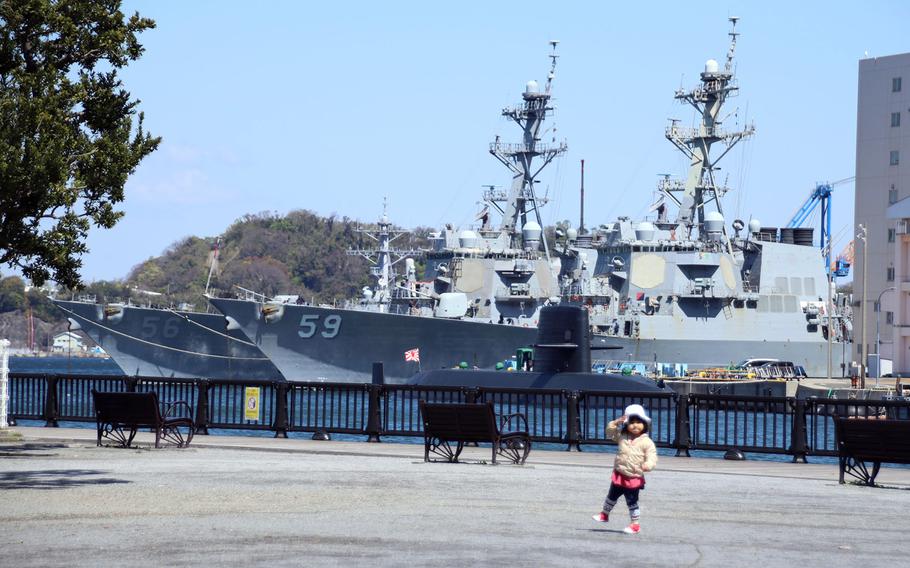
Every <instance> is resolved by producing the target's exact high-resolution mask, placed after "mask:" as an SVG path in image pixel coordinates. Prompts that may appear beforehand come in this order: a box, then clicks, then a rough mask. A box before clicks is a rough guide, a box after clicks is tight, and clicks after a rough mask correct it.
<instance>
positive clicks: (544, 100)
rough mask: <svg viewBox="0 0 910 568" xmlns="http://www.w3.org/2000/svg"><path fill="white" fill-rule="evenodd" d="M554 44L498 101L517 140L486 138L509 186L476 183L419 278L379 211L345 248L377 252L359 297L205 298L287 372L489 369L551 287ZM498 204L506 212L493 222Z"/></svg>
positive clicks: (530, 327) (528, 337)
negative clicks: (459, 220) (362, 236)
mask: <svg viewBox="0 0 910 568" xmlns="http://www.w3.org/2000/svg"><path fill="white" fill-rule="evenodd" d="M557 43H558V42H555V41H554V42H551V46H552V53H551V54H550V55H549V58H550V69H549V72H548V75H547V80H546V82H545V83H544V85H543V88H541V86H540V84H539V83H538V82H537V81H529V82H528V83H527V84H526V85H525V90H524V93H523V95H522V103H521V104H520V105H518V106H515V107H508V108H505V109H503V111H502V115H503V116H505V117H507V118H509V119H511V121H513V122H514V123H515V124H517V125H518V126H519V127H520V128H521V131H522V139H521V142H517V143H506V142H503V141H502V140H500V138H499V137H497V138H496V139H495V140H494V141H493V143H491V144H490V147H489V151H490V153H491V154H492V155H493V156H494V157H496V159H497V160H499V161H500V162H501V163H502V164H503V165H504V166H505V167H507V168H508V169H509V171H510V173H511V175H512V181H511V185H510V188H509V190H508V191H499V190H497V188H495V187H489V188H488V189H487V190H486V191H485V192H484V194H483V203H484V206H483V209H482V210H481V212H480V213H479V214H478V215H477V220H478V221H480V225H479V226H474V227H468V228H461V229H457V228H455V227H452V226H446V227H445V229H444V230H442V231H440V232H439V233H435V234H433V235H432V236H431V241H432V247H431V249H430V250H428V251H424V252H423V254H422V256H423V259H424V260H425V270H424V273H423V276H422V277H419V276H418V274H417V265H416V263H415V257H416V256H417V255H416V254H415V252H414V251H395V250H393V249H392V248H391V246H390V245H391V242H392V241H393V240H394V238H395V234H394V233H395V232H394V230H393V229H392V227H391V224H390V223H388V219H387V217H386V216H385V215H384V216H383V220H381V221H380V223H379V225H378V231H376V232H375V234H373V235H372V238H373V239H375V241H376V242H377V243H378V244H379V247H378V248H377V249H370V250H354V251H351V254H359V255H363V256H366V257H368V258H370V259H371V260H372V259H375V260H373V262H374V267H373V271H374V275H375V276H376V277H377V283H376V286H375V289H374V288H370V289H366V290H364V293H363V297H362V299H360V300H359V301H357V302H351V303H348V304H347V305H345V307H343V308H339V307H337V306H313V305H308V304H306V303H304V302H302V301H301V300H300V299H297V298H280V299H277V298H276V299H266V300H262V299H260V300H255V299H252V300H251V299H241V300H236V299H226V298H211V299H210V301H211V303H212V304H213V305H214V306H215V307H216V308H217V309H219V310H220V311H221V312H223V313H224V314H225V315H226V316H227V317H228V318H229V320H230V321H231V322H236V324H237V325H238V326H240V328H241V329H242V330H243V331H244V332H245V333H246V334H247V335H248V337H249V338H250V339H251V340H252V341H253V342H254V343H255V344H256V345H257V346H259V347H260V348H261V349H262V350H263V352H264V353H266V355H268V357H269V358H270V359H271V360H272V362H273V363H275V365H276V366H277V367H278V368H279V369H280V370H281V371H282V374H284V375H285V376H286V377H289V378H292V379H309V380H319V379H323V380H330V381H363V380H369V377H370V372H371V366H372V362H374V361H382V362H384V364H385V373H386V376H388V377H389V378H391V379H392V380H396V379H399V380H403V379H406V378H408V377H410V376H411V375H413V374H414V373H416V372H418V371H419V370H421V368H431V369H432V368H440V367H442V366H452V365H453V364H459V363H462V362H463V363H466V364H467V365H469V366H474V367H481V368H483V367H492V366H493V365H495V363H496V362H499V361H502V360H503V359H504V358H506V357H509V356H510V355H511V354H512V353H514V350H515V349H516V348H517V347H521V346H525V345H528V344H530V343H533V341H534V338H535V334H536V331H535V328H536V326H537V322H538V314H539V312H540V309H541V308H542V307H543V306H544V305H546V304H547V303H548V302H550V301H551V300H552V299H553V298H554V297H555V296H557V295H558V292H559V289H558V285H557V281H556V278H555V271H554V268H553V265H552V264H551V258H550V250H549V244H548V243H547V241H546V237H545V235H544V232H543V229H542V220H541V216H540V208H541V206H543V204H544V201H545V200H543V199H541V198H540V197H539V196H537V194H536V190H535V184H536V182H537V181H538V177H539V176H540V174H541V172H542V171H543V170H544V168H546V166H547V165H548V164H550V163H551V162H552V161H553V160H554V159H555V158H557V157H558V156H560V155H562V154H564V153H565V152H566V144H565V142H558V143H557V142H555V140H554V142H553V143H552V144H546V143H544V142H543V141H542V138H543V135H544V132H545V131H544V129H543V125H544V122H545V120H546V118H547V117H548V116H549V115H550V114H551V113H552V111H553V107H552V103H551V101H552V87H553V80H554V78H555V72H556V62H557V59H558V56H557V55H556V46H557ZM494 211H496V212H498V213H499V214H500V215H501V216H502V220H501V222H500V223H499V224H498V226H494V225H493V223H492V221H491V215H492V213H493V212H494ZM401 260H403V261H404V267H405V270H404V272H403V274H395V273H394V272H393V271H392V266H393V265H394V264H396V263H398V262H399V261H401ZM405 352H409V353H411V355H409V359H408V360H407V361H406V360H405V357H404V354H405ZM415 355H416V357H417V358H416V360H415Z"/></svg>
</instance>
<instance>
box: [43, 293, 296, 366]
mask: <svg viewBox="0 0 910 568" xmlns="http://www.w3.org/2000/svg"><path fill="white" fill-rule="evenodd" d="M53 302H54V304H55V305H56V306H57V307H58V308H59V309H60V310H61V311H63V313H64V314H66V317H67V318H68V319H69V321H70V329H71V330H76V329H81V330H82V331H84V332H85V333H86V334H87V335H88V336H89V337H90V338H91V339H92V340H93V341H94V342H95V343H97V344H98V345H100V346H101V348H102V349H104V350H105V351H106V352H107V354H108V355H110V356H111V359H113V361H114V362H115V363H116V364H117V366H119V367H120V369H121V370H122V371H123V373H124V374H126V375H136V376H144V377H176V378H193V377H204V378H208V379H216V380H242V379H277V380H282V379H283V377H282V376H281V373H280V372H279V371H278V369H276V368H275V366H274V365H273V364H272V363H271V362H270V361H269V360H268V358H266V356H265V355H264V354H263V353H262V352H261V351H260V350H259V349H258V348H257V347H256V346H255V345H253V344H252V343H251V342H250V341H249V340H248V339H247V338H246V337H245V336H244V335H243V333H242V332H241V331H239V330H236V329H226V325H225V320H224V316H222V315H220V314H212V313H202V312H194V311H188V310H180V311H178V310H168V309H159V308H153V307H150V306H135V305H131V304H129V303H109V304H100V303H97V302H95V299H94V298H84V299H73V300H62V299H59V298H55V299H53Z"/></svg>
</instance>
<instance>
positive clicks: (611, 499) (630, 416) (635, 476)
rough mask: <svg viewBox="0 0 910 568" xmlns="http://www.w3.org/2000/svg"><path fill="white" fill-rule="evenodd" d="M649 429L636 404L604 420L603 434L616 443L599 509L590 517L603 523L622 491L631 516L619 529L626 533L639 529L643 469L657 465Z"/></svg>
mask: <svg viewBox="0 0 910 568" xmlns="http://www.w3.org/2000/svg"><path fill="white" fill-rule="evenodd" d="M650 429H651V419H650V418H649V417H648V415H647V413H645V409H644V408H643V407H642V406H641V405H640V404H630V405H629V406H627V407H626V411H625V412H624V413H623V415H622V416H620V417H619V418H617V419H616V420H613V421H612V422H610V423H609V424H607V437H608V438H611V439H612V440H613V441H614V442H618V444H619V447H618V448H617V450H616V460H615V461H614V462H613V476H612V478H611V480H610V481H611V482H610V491H609V493H607V498H606V500H605V501H604V507H603V511H601V512H600V513H598V514H596V515H593V517H592V518H593V519H594V520H595V521H597V522H599V523H606V522H607V521H608V520H609V519H610V511H612V510H613V506H614V505H616V501H618V500H619V497H620V496H621V495H624V496H625V498H626V505H628V506H629V515H630V516H631V517H632V523H631V524H630V525H629V526H628V527H626V528H625V529H623V532H624V533H626V534H638V532H639V531H641V525H640V524H639V521H640V520H641V511H640V509H639V507H638V492H639V491H641V490H642V489H644V487H645V472H647V471H651V470H652V469H654V466H656V465H657V448H656V447H655V446H654V442H652V441H651V438H649V437H648V431H649V430H650Z"/></svg>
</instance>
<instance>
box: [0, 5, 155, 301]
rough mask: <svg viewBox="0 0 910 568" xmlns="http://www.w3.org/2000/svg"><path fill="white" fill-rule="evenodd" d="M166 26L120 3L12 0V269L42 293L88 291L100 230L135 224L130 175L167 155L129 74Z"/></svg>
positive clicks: (8, 167)
mask: <svg viewBox="0 0 910 568" xmlns="http://www.w3.org/2000/svg"><path fill="white" fill-rule="evenodd" d="M154 27H155V22H154V21H152V20H150V19H147V18H142V17H140V16H139V14H138V13H135V14H133V15H132V16H130V17H129V19H125V17H124V15H123V13H122V12H120V0H0V265H2V264H5V265H10V266H15V267H18V268H20V269H21V270H22V274H23V275H25V276H26V277H28V278H29V279H31V280H32V282H34V283H35V284H36V285H39V286H40V285H41V284H43V283H44V282H45V281H46V280H48V279H50V278H51V277H53V279H54V280H56V281H57V282H59V283H60V284H63V285H66V286H69V287H75V288H78V287H80V286H81V285H82V281H81V277H80V276H79V269H80V268H81V266H82V260H81V256H82V254H84V253H85V252H87V251H88V248H87V247H86V245H85V238H86V237H87V235H88V231H89V229H90V227H91V226H92V225H94V226H96V227H102V228H105V229H109V228H111V227H113V226H114V225H115V224H116V223H117V221H118V220H119V219H120V218H121V217H122V216H123V212H122V211H117V210H115V206H116V205H117V204H118V203H120V202H121V201H123V196H124V195H123V188H124V185H125V184H126V180H127V177H128V176H129V175H130V174H132V173H133V172H134V171H135V169H136V167H137V166H138V165H139V162H140V161H141V160H142V159H143V158H144V157H145V156H147V155H148V154H150V153H151V152H153V151H154V150H155V149H156V148H157V147H158V143H159V142H160V138H155V137H152V136H151V134H149V133H146V132H145V131H144V130H143V127H142V123H143V119H144V117H143V114H142V113H141V112H138V110H137V105H138V103H139V101H138V100H136V99H132V98H131V95H130V93H128V92H127V91H126V90H125V89H123V85H122V82H121V81H120V79H119V78H118V75H117V72H118V70H120V69H122V68H124V67H125V66H126V65H127V64H128V63H129V62H131V61H135V60H137V59H138V58H139V57H140V56H141V55H142V53H143V51H144V49H143V47H142V45H140V44H139V42H138V40H137V34H139V33H141V32H142V31H144V30H146V29H150V28H154ZM137 113H138V117H137Z"/></svg>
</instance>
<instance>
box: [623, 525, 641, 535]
mask: <svg viewBox="0 0 910 568" xmlns="http://www.w3.org/2000/svg"><path fill="white" fill-rule="evenodd" d="M622 532H624V533H626V534H638V533H640V532H641V525H640V524H638V523H632V524H631V525H629V526H627V527H626V528H624V529H622Z"/></svg>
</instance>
